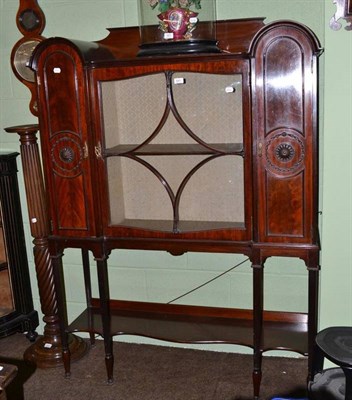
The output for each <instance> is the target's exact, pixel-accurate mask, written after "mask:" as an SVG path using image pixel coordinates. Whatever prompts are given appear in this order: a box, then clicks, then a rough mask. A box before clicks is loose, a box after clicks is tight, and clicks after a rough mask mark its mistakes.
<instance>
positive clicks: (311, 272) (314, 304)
mask: <svg viewBox="0 0 352 400" xmlns="http://www.w3.org/2000/svg"><path fill="white" fill-rule="evenodd" d="M307 268H308V280H309V283H308V285H309V293H308V379H307V380H308V382H309V381H311V380H313V379H314V373H315V365H314V364H315V362H314V356H315V348H316V347H315V337H316V335H317V331H318V293H319V269H320V267H319V253H318V252H312V254H311V256H310V258H309V260H308V261H307Z"/></svg>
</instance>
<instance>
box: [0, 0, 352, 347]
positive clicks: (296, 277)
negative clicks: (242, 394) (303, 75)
mask: <svg viewBox="0 0 352 400" xmlns="http://www.w3.org/2000/svg"><path fill="white" fill-rule="evenodd" d="M205 1H206V0H205ZM39 4H40V5H41V7H42V9H43V11H44V13H45V15H46V19H47V25H46V29H45V31H44V35H45V36H46V37H50V36H65V37H69V38H77V39H83V40H98V39H100V38H103V37H104V36H106V30H105V28H106V27H114V26H124V25H135V24H137V23H138V18H137V4H136V0H113V1H112V0H100V1H98V2H97V1H93V0H75V1H68V0H55V1H54V0H40V1H39ZM217 6H218V7H217V8H218V18H219V19H226V18H244V17H253V16H265V17H267V21H273V20H277V19H290V20H296V21H299V22H302V23H304V24H306V25H308V26H309V27H310V28H311V29H312V30H313V31H315V33H316V34H317V36H318V37H319V39H320V40H321V42H322V45H323V47H324V48H325V53H324V55H323V56H322V57H321V63H320V65H321V70H320V80H321V83H320V89H321V96H320V98H321V99H320V107H321V108H320V110H321V112H320V134H321V143H320V150H321V160H322V161H321V179H320V181H321V206H320V209H321V210H322V217H321V228H322V229H321V234H322V262H321V264H322V274H321V299H320V306H321V317H320V326H321V327H325V326H328V325H333V324H346V325H351V324H352V307H351V305H352V272H351V270H352V269H351V259H352V257H351V256H352V254H351V244H352V226H351V225H352V219H351V217H352V216H351V185H352V163H351V151H352V144H351V136H352V135H351V134H352V132H351V126H352V120H351V114H352V100H351V89H352V77H351V71H352V32H347V31H345V30H343V29H342V30H340V31H338V32H334V31H332V30H331V29H330V28H329V26H328V22H329V19H330V18H331V16H332V15H333V13H334V6H333V4H332V0H331V2H330V1H328V0H325V1H324V0H247V1H239V0H218V2H217ZM17 9H18V1H16V0H0V13H1V14H0V18H1V21H0V23H1V24H0V68H1V69H0V148H1V149H2V150H3V149H4V150H5V149H6V150H16V151H18V149H19V142H18V138H17V136H16V135H9V134H6V133H5V132H4V131H3V130H2V128H3V127H6V126H11V125H19V124H25V123H33V122H36V119H35V118H34V117H33V116H32V115H31V114H30V112H29V111H28V102H29V92H28V90H27V89H26V88H25V87H24V86H23V85H22V84H20V83H19V82H18V81H17V80H16V78H15V77H14V75H13V73H12V71H11V68H10V64H9V60H10V53H11V49H12V46H13V45H14V43H15V42H16V41H17V40H18V39H19V38H20V37H21V36H20V34H19V32H18V31H17V28H16V24H15V15H16V12H17ZM19 169H20V174H19V179H20V186H21V195H22V203H23V215H24V220H25V231H26V240H27V248H28V255H29V261H30V271H31V277H32V287H33V294H34V298H35V305H36V308H37V309H38V310H40V303H39V297H38V290H37V284H36V277H35V267H34V264H33V256H32V245H31V241H32V239H31V236H30V231H29V224H28V216H27V210H26V204H25V193H24V189H23V178H22V173H21V165H20V160H19ZM242 260H244V257H242V256H234V255H215V254H186V255H184V256H181V257H173V256H171V255H169V254H166V253H158V252H142V251H135V252H129V251H120V252H114V253H113V255H112V256H111V258H110V263H109V265H110V277H111V292H112V296H113V297H118V298H122V299H131V300H146V301H161V302H167V301H169V300H171V299H173V298H175V297H177V296H178V295H180V294H182V293H184V292H187V291H188V290H190V289H192V288H193V287H195V286H198V285H199V284H202V283H203V282H205V281H207V280H209V279H211V278H213V277H214V276H216V275H217V274H219V273H221V272H222V271H224V270H226V269H228V268H230V267H231V266H233V265H235V264H236V263H237V262H240V261H242ZM65 271H66V276H67V298H68V301H69V303H68V305H69V315H70V317H74V316H75V315H77V314H78V313H79V312H80V311H81V310H82V308H83V301H84V294H83V278H82V271H81V267H80V253H79V252H78V251H75V250H68V251H66V255H65ZM265 271H266V272H265V273H266V281H265V289H266V301H265V306H266V308H267V309H281V308H283V307H284V308H285V309H287V310H291V311H305V310H306V308H307V307H306V304H307V296H306V291H307V279H306V277H307V272H306V269H305V266H304V264H303V263H302V262H301V261H297V260H292V259H272V260H270V261H269V262H268V263H267V266H266V269H265ZM94 291H95V292H96V291H97V285H95V287H94ZM251 298H252V291H251V269H250V264H249V262H248V261H247V262H246V263H245V264H244V265H242V266H241V267H239V268H238V269H236V271H234V272H233V273H231V274H229V275H228V276H226V277H222V278H221V279H219V280H217V281H215V282H213V283H212V284H211V285H209V286H207V287H204V288H202V289H200V290H199V291H197V292H195V293H192V294H191V295H190V296H187V297H185V298H184V299H182V300H181V301H180V302H183V303H188V304H204V305H218V306H225V307H226V306H231V307H248V308H250V307H251ZM130 339H131V340H136V341H141V340H142V339H140V338H130ZM213 348H215V349H219V347H213ZM226 349H227V350H229V348H226Z"/></svg>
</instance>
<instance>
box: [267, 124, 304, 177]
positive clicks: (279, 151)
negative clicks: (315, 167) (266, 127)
mask: <svg viewBox="0 0 352 400" xmlns="http://www.w3.org/2000/svg"><path fill="white" fill-rule="evenodd" d="M265 155H266V161H267V167H268V169H270V170H271V171H272V172H275V173H284V174H289V173H295V172H297V170H299V169H300V168H302V167H303V160H304V155H305V144H304V138H303V137H302V136H301V135H300V134H299V133H298V132H296V131H293V130H287V129H286V130H280V131H276V132H273V133H271V134H270V135H268V137H267V139H266V143H265Z"/></svg>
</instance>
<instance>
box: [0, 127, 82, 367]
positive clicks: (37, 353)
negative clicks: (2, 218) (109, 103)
mask: <svg viewBox="0 0 352 400" xmlns="http://www.w3.org/2000/svg"><path fill="white" fill-rule="evenodd" d="M5 130H6V132H9V133H18V134H19V136H20V143H21V147H20V153H21V159H22V168H23V176H24V183H25V189H26V196H27V206H28V213H29V219H30V229H31V234H32V236H33V238H34V240H33V244H34V250H33V251H34V263H35V267H36V273H37V280H38V288H39V296H40V303H41V310H42V313H43V314H44V317H43V321H44V322H45V326H44V334H43V336H42V337H40V338H38V340H37V341H36V342H35V343H34V344H33V345H32V346H30V347H29V348H28V349H27V350H26V352H25V354H24V358H25V360H27V361H29V362H32V363H35V364H36V365H37V367H40V368H48V367H56V366H58V365H62V345H61V337H60V329H59V318H58V310H57V300H56V293H55V287H54V277H53V268H52V263H51V259H50V254H49V249H48V235H49V233H50V227H49V218H48V212H47V207H46V204H47V203H46V192H45V188H44V181H43V175H42V169H41V162H40V157H39V149H38V144H37V137H36V133H37V132H38V130H39V127H38V125H22V126H14V127H10V128H5ZM69 346H70V352H71V355H72V359H77V358H80V357H82V356H83V355H84V354H85V352H86V349H87V345H86V343H85V342H84V341H83V340H82V339H80V338H79V337H77V336H75V335H70V337H69Z"/></svg>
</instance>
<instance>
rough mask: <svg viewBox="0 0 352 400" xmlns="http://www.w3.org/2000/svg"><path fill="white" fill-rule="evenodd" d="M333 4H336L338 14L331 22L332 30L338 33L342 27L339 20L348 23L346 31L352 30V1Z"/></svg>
mask: <svg viewBox="0 0 352 400" xmlns="http://www.w3.org/2000/svg"><path fill="white" fill-rule="evenodd" d="M333 3H334V4H336V12H335V14H334V15H333V16H332V18H331V20H330V23H329V25H330V28H331V29H333V30H334V31H338V30H339V29H341V26H342V24H341V22H339V19H344V20H346V22H347V25H346V26H345V29H346V30H347V31H350V30H352V0H333Z"/></svg>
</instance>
